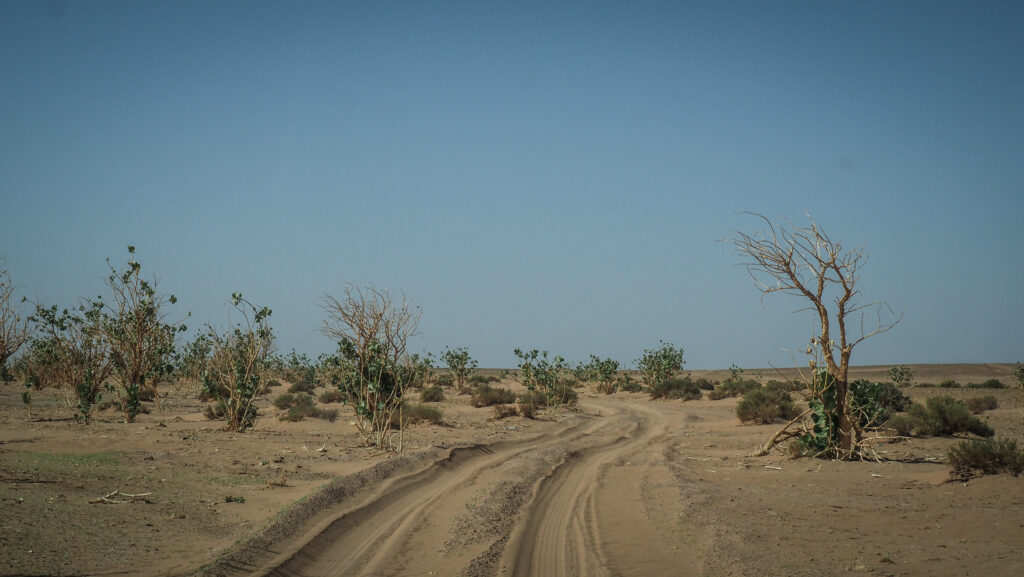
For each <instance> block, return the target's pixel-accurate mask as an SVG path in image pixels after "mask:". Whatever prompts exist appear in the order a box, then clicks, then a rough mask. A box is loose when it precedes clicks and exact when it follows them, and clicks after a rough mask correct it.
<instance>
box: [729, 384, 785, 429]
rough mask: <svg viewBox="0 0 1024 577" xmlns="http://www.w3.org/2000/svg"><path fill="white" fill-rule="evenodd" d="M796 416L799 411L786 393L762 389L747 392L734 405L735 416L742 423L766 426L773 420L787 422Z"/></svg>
mask: <svg viewBox="0 0 1024 577" xmlns="http://www.w3.org/2000/svg"><path fill="white" fill-rule="evenodd" d="M798 414H800V411H799V409H797V407H796V404H795V403H794V402H793V397H791V396H790V394H789V393H788V392H786V391H779V390H769V389H767V388H763V387H758V388H756V389H751V390H749V391H747V392H746V393H745V394H744V395H743V399H742V400H741V401H740V402H739V404H738V405H736V416H737V417H739V419H740V422H743V423H761V424H768V423H771V422H774V421H775V419H785V420H789V419H792V418H794V417H796V416H797V415H798Z"/></svg>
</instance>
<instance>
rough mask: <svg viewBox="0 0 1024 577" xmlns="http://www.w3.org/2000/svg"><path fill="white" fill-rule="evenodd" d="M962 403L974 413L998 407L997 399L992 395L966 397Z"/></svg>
mask: <svg viewBox="0 0 1024 577" xmlns="http://www.w3.org/2000/svg"><path fill="white" fill-rule="evenodd" d="M964 404H965V405H967V408H968V409H970V410H971V412H972V413H974V414H975V415H977V414H978V413H984V412H985V411H991V410H994V409H998V408H999V401H998V400H997V399H996V398H995V397H993V396H992V395H985V396H984V397H975V398H973V399H967V400H966V401H964Z"/></svg>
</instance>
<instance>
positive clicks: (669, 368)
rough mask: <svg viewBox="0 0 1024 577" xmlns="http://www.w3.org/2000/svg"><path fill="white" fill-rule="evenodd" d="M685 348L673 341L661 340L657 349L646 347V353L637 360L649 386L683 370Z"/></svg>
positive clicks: (643, 377)
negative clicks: (676, 345) (678, 346)
mask: <svg viewBox="0 0 1024 577" xmlns="http://www.w3.org/2000/svg"><path fill="white" fill-rule="evenodd" d="M684 363H685V361H683V349H681V348H676V347H675V345H673V344H672V343H666V342H664V341H661V346H660V347H658V348H657V349H644V354H643V356H641V357H640V358H639V359H638V360H637V362H636V366H637V367H638V368H639V369H640V375H641V378H642V380H643V381H644V383H645V384H646V385H647V386H648V387H654V386H655V385H657V384H658V383H660V382H662V381H667V380H668V379H671V378H672V377H674V376H675V375H676V374H677V373H679V372H680V371H682V370H683V364H684Z"/></svg>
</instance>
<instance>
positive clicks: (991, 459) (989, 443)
mask: <svg viewBox="0 0 1024 577" xmlns="http://www.w3.org/2000/svg"><path fill="white" fill-rule="evenodd" d="M946 456H947V458H948V463H949V468H950V472H949V474H950V476H952V477H955V478H958V479H968V478H970V477H971V476H973V473H974V471H981V473H982V474H984V475H991V474H997V473H1002V472H1006V473H1010V474H1011V475H1013V476H1014V477H1016V476H1018V475H1020V474H1021V473H1022V472H1024V451H1021V450H1020V449H1018V448H1017V442H1016V441H1013V440H1011V439H996V440H988V439H969V440H966V441H960V442H959V443H957V444H955V445H953V446H952V447H950V448H949V451H948V452H947V453H946Z"/></svg>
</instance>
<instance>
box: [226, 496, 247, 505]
mask: <svg viewBox="0 0 1024 577" xmlns="http://www.w3.org/2000/svg"><path fill="white" fill-rule="evenodd" d="M224 502H225V503H245V497H242V496H241V495H228V496H226V497H224Z"/></svg>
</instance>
